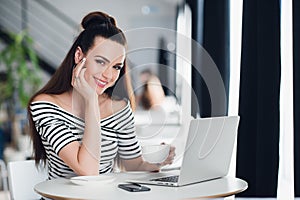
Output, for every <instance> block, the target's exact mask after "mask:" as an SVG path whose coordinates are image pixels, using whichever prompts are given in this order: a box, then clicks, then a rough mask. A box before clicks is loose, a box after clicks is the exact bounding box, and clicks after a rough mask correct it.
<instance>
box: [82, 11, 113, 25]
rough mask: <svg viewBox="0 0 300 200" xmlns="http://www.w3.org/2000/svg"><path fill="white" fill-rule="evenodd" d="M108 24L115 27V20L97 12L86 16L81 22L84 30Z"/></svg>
mask: <svg viewBox="0 0 300 200" xmlns="http://www.w3.org/2000/svg"><path fill="white" fill-rule="evenodd" d="M108 24H111V25H114V26H116V21H115V19H114V18H113V17H111V16H109V15H108V14H106V13H103V12H99V11H96V12H91V13H89V14H87V15H86V16H85V17H84V18H83V19H82V21H81V26H82V28H84V29H88V28H91V27H95V26H99V25H108Z"/></svg>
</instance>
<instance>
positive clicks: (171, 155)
mask: <svg viewBox="0 0 300 200" xmlns="http://www.w3.org/2000/svg"><path fill="white" fill-rule="evenodd" d="M161 144H165V143H164V142H163V143H161ZM175 156H176V154H175V147H174V146H172V145H171V146H170V151H169V155H168V157H167V158H166V159H165V160H164V161H163V162H162V163H159V164H158V165H159V167H160V168H161V167H163V166H165V165H170V164H172V163H173V161H174V158H175Z"/></svg>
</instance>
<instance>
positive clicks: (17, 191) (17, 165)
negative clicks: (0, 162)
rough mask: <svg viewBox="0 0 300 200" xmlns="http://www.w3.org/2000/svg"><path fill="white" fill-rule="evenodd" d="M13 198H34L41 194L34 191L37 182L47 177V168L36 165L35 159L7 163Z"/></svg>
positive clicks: (27, 199) (15, 199)
mask: <svg viewBox="0 0 300 200" xmlns="http://www.w3.org/2000/svg"><path fill="white" fill-rule="evenodd" d="M7 170H8V183H9V190H10V197H11V200H29V199H30V200H33V199H40V198H41V196H40V195H39V194H37V193H36V192H35V191H34V189H33V188H34V186H35V184H37V183H39V182H42V181H45V180H46V179H47V177H48V176H47V169H46V168H44V167H42V166H40V167H39V168H37V167H36V166H35V161H34V160H24V161H11V162H9V163H8V165H7Z"/></svg>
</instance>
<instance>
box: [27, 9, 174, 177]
mask: <svg viewBox="0 0 300 200" xmlns="http://www.w3.org/2000/svg"><path fill="white" fill-rule="evenodd" d="M81 25H82V28H83V31H82V32H81V33H80V34H79V36H78V37H77V39H76V40H75V42H74V44H73V45H72V47H71V49H70V51H69V52H68V54H67V55H66V57H65V59H64V61H63V62H62V64H61V65H60V67H59V68H58V69H57V71H56V72H55V74H54V75H53V77H52V78H51V79H50V80H49V82H48V83H47V84H46V85H45V86H44V87H43V88H42V89H41V90H40V91H38V92H37V93H36V94H35V95H34V96H33V97H32V98H31V100H30V102H29V105H28V114H29V121H30V129H31V134H32V135H31V138H32V141H33V146H34V156H35V160H36V163H39V162H40V161H44V162H47V165H48V168H49V179H52V178H56V177H71V176H75V175H97V174H99V173H108V172H112V171H113V168H114V164H115V160H119V161H120V164H121V166H122V167H123V168H124V169H125V170H143V171H157V170H159V169H160V167H162V166H164V165H167V164H171V163H172V162H173V159H174V156H175V152H174V151H175V150H174V147H172V148H171V150H170V153H169V156H168V158H167V159H166V160H165V161H164V162H163V163H160V164H150V163H147V162H145V161H144V160H143V159H142V156H141V147H140V145H139V142H138V141H137V138H136V135H135V128H134V118H133V114H132V108H131V107H132V106H134V99H133V98H131V96H132V95H130V94H133V92H132V91H131V90H132V89H131V86H130V84H129V83H130V81H129V79H128V74H126V59H125V57H126V39H125V36H124V34H123V32H122V31H121V30H120V29H119V28H118V27H117V26H116V22H115V20H114V18H112V17H111V16H108V15H107V14H105V13H102V12H92V13H89V14H88V15H86V16H85V17H84V18H83V20H82V22H81ZM121 86H125V88H126V91H127V97H126V98H125V97H120V98H119V99H117V98H115V97H114V96H115V95H114V91H115V88H116V87H121ZM118 90H119V91H125V89H122V88H121V89H120V88H118ZM127 99H130V100H127Z"/></svg>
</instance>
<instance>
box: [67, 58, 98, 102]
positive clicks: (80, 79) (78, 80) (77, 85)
mask: <svg viewBox="0 0 300 200" xmlns="http://www.w3.org/2000/svg"><path fill="white" fill-rule="evenodd" d="M85 61H86V58H83V59H82V60H81V61H80V62H79V63H78V64H77V65H76V66H75V68H74V69H73V75H72V83H71V84H72V86H73V88H74V89H75V90H76V91H77V92H78V93H79V94H80V95H81V96H82V97H83V98H84V99H90V98H91V97H94V96H95V94H97V93H96V90H95V88H92V87H91V86H90V85H89V84H88V82H87V81H86V80H85V77H84V74H85V71H86V67H85V66H84V64H85Z"/></svg>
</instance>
